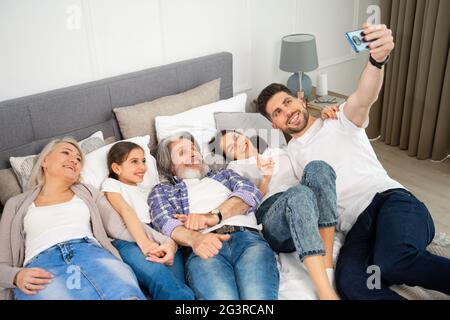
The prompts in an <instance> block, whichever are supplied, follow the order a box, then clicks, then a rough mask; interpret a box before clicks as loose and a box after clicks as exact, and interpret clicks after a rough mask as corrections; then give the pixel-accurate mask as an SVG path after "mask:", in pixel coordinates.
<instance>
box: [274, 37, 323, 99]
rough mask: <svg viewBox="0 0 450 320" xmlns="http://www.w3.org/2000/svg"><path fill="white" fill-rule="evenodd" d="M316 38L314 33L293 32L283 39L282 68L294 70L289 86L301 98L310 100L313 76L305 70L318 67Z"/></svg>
mask: <svg viewBox="0 0 450 320" xmlns="http://www.w3.org/2000/svg"><path fill="white" fill-rule="evenodd" d="M318 66H319V62H318V59H317V48H316V38H315V37H314V36H313V35H312V34H291V35H287V36H284V37H283V38H282V39H281V56H280V69H281V70H283V71H286V72H294V74H293V75H291V76H290V77H289V79H288V81H287V87H288V88H289V90H291V92H292V93H294V94H295V93H296V92H297V95H298V97H299V98H301V99H303V98H306V100H308V99H309V98H310V95H311V88H312V82H311V78H310V77H308V75H306V74H305V72H309V71H313V70H315V69H317V68H318Z"/></svg>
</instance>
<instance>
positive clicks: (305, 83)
mask: <svg viewBox="0 0 450 320" xmlns="http://www.w3.org/2000/svg"><path fill="white" fill-rule="evenodd" d="M298 78H299V77H298V72H296V73H294V74H292V75H291V76H290V77H289V79H288V81H287V87H288V88H289V90H291V92H292V93H293V94H294V95H297V92H298V91H299V88H300V86H299V83H298ZM311 89H312V81H311V78H310V77H309V76H308V75H307V74H306V73H304V72H303V74H302V90H303V92H304V98H305V99H306V101H308V100H309V98H310V97H311Z"/></svg>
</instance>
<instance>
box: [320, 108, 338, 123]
mask: <svg viewBox="0 0 450 320" xmlns="http://www.w3.org/2000/svg"><path fill="white" fill-rule="evenodd" d="M338 112H339V106H338V105H334V106H328V107H325V108H324V109H323V110H322V112H321V113H320V116H321V117H322V119H324V120H325V119H333V120H337V114H336V113H338Z"/></svg>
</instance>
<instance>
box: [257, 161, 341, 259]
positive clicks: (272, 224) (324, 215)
mask: <svg viewBox="0 0 450 320" xmlns="http://www.w3.org/2000/svg"><path fill="white" fill-rule="evenodd" d="M256 218H257V219H258V223H262V224H263V234H264V237H265V238H266V239H267V241H268V242H269V244H270V246H271V247H272V249H273V250H274V251H276V252H292V251H297V253H298V255H299V258H300V260H302V261H303V259H304V258H305V257H307V256H311V255H318V254H320V255H325V250H324V247H323V243H322V238H321V237H320V233H319V228H325V227H331V226H335V225H336V224H337V204H336V174H335V172H334V170H333V168H332V167H331V166H329V165H328V164H327V163H325V162H323V161H311V162H310V163H308V165H307V166H306V167H305V170H304V172H303V177H302V180H301V183H300V184H298V185H296V186H294V187H291V188H290V189H288V190H286V191H285V192H280V193H277V194H274V195H273V196H271V197H270V198H268V199H266V201H264V202H263V203H262V204H261V206H260V207H259V208H258V210H257V211H256Z"/></svg>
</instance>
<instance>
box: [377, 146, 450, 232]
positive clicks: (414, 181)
mask: <svg viewBox="0 0 450 320" xmlns="http://www.w3.org/2000/svg"><path fill="white" fill-rule="evenodd" d="M372 145H373V148H374V149H375V152H376V154H377V156H378V159H379V160H380V162H381V163H382V164H383V166H384V168H385V169H386V171H387V172H388V174H389V175H390V176H391V178H393V179H395V180H397V181H398V182H400V183H401V184H402V185H403V186H405V187H406V188H408V189H409V190H410V191H411V192H412V193H413V194H414V195H415V196H416V197H417V198H418V199H419V200H420V201H422V202H424V203H425V204H426V205H427V207H428V210H429V211H430V213H431V215H432V217H433V219H434V223H435V226H436V233H438V232H445V233H446V234H447V235H450V159H448V160H446V161H445V162H442V163H435V162H432V161H430V160H417V159H416V158H413V157H409V156H408V154H407V152H406V151H403V150H400V149H399V148H398V147H392V146H388V145H386V144H384V143H383V142H380V141H374V142H372Z"/></svg>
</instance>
